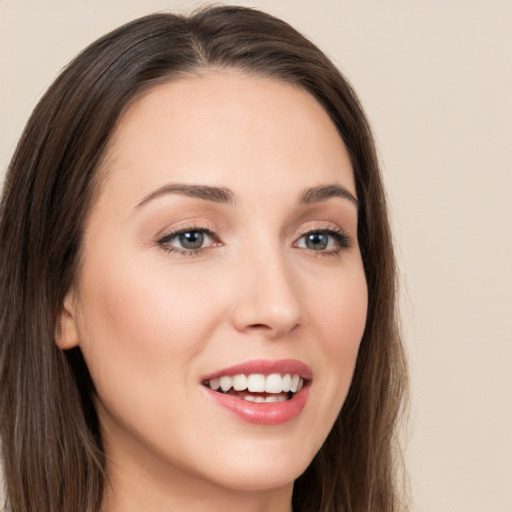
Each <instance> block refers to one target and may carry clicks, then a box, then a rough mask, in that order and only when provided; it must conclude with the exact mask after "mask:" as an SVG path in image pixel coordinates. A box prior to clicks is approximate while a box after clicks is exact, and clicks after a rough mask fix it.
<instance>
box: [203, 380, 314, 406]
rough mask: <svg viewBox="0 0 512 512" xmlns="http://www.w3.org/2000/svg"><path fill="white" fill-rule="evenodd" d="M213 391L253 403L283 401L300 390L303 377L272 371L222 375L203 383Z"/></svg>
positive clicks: (302, 384)
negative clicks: (268, 373)
mask: <svg viewBox="0 0 512 512" xmlns="http://www.w3.org/2000/svg"><path fill="white" fill-rule="evenodd" d="M203 384H204V385H205V386H207V387H209V388H210V389H212V390H213V391H218V392H221V393H224V394H229V395H231V396H235V397H237V398H240V399H242V400H247V401H248V402H255V403H264V402H265V403H272V402H284V401H286V400H289V399H290V398H292V396H293V395H294V394H295V393H297V392H298V391H300V390H301V389H302V388H303V386H304V379H303V378H301V377H300V376H299V375H298V374H289V373H285V374H279V373H272V374H270V375H263V374H261V373H252V374H249V375H244V374H240V375H233V376H230V375H223V376H221V377H219V378H213V379H210V380H208V381H206V382H204V383H203Z"/></svg>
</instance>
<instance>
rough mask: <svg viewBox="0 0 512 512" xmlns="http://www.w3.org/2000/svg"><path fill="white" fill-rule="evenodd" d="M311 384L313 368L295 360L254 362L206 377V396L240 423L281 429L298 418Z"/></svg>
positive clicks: (204, 382)
mask: <svg viewBox="0 0 512 512" xmlns="http://www.w3.org/2000/svg"><path fill="white" fill-rule="evenodd" d="M311 382H312V372H311V368H309V366H307V365H306V364H304V363H302V362H300V361H296V360H293V359H287V360H280V361H267V360H255V361H249V362H247V363H242V364H239V365H236V366H231V367H230V368H225V369H224V370H220V371H218V372H215V373H212V374H210V375H206V376H205V377H204V378H203V380H202V381H201V384H202V387H203V389H204V390H205V392H206V395H207V396H209V397H210V398H212V399H213V401H214V403H216V404H217V405H219V406H220V407H221V408H223V409H225V410H226V411H228V412H229V413H232V414H234V415H235V416H236V417H237V418H238V419H241V420H243V421H245V422H248V423H256V424H260V425H279V424H283V423H287V422H289V421H291V420H293V419H294V418H296V417H298V416H299V415H300V413H301V411H302V410H303V409H304V407H305V405H306V402H307V400H308V396H309V390H310V386H311Z"/></svg>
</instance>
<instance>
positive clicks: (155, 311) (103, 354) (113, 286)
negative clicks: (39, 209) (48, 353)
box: [79, 261, 222, 384]
mask: <svg viewBox="0 0 512 512" xmlns="http://www.w3.org/2000/svg"><path fill="white" fill-rule="evenodd" d="M151 268H152V267H151V265H143V264H140V265H136V266H131V265H128V264H125V263H123V262H120V261H116V262H115V263H114V264H113V263H112V262H108V261H105V262H97V265H94V266H92V265H91V266H90V267H89V269H85V272H84V274H85V275H87V276H88V279H87V280H86V281H84V282H83V283H82V286H81V300H80V304H81V315H80V318H81V320H82V321H81V322H80V326H79V327H80V328H79V331H80V338H81V348H82V351H83V353H84V357H85V358H86V361H87V363H88V366H89V368H90V371H91V374H93V380H94V381H95V383H97V384H100V383H101V381H104V380H107V379H108V380H109V381H113V380H114V376H115V377H116V378H117V379H118V380H119V381H120V382H122V381H123V380H130V379H132V380H133V379H135V378H137V376H139V377H141V378H147V377H148V375H150V376H151V378H152V379H153V380H159V379H162V380H163V379H164V378H165V379H166V382H167V383H168V381H169V378H170V377H169V375H171V376H172V375H173V373H174V372H173V368H175V367H178V366H180V365H182V364H183V363H186V362H187V361H188V360H191V359H193V358H194V356H195V355H196V354H197V353H200V352H201V351H202V350H203V348H204V344H205V343H206V342H207V333H208V332H211V330H212V329H213V328H214V325H215V324H216V322H218V321H219V319H220V318H221V317H222V315H221V312H220V306H219V303H218V301H216V300H215V297H214V291H213V290H212V286H209V285H208V284H211V283H207V282H206V281H205V280H204V279H201V276H196V277H197V279H194V280H193V281H192V282H191V280H190V277H189V276H188V279H187V278H186V276H183V277H180V274H179V273H176V272H173V273H172V275H171V273H170V272H169V273H168V275H166V273H165V272H162V270H161V269H160V271H159V272H156V271H155V272H153V271H152V270H151ZM201 283H204V284H201ZM198 296H200V297H201V298H202V300H201V301H198V300H197V298H198ZM185 367H186V366H185ZM94 374H95V375H94Z"/></svg>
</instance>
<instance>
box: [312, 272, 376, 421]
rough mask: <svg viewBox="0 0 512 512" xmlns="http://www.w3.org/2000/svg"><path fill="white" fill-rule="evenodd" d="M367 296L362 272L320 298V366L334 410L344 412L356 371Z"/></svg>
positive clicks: (347, 277)
mask: <svg viewBox="0 0 512 512" xmlns="http://www.w3.org/2000/svg"><path fill="white" fill-rule="evenodd" d="M367 308H368V292H367V286H366V280H365V276H364V272H363V270H362V268H361V269H360V270H359V269H358V270H357V271H355V272H352V273H350V274H345V276H344V277H343V278H342V279H340V280H337V281H334V282H332V283H330V284H328V285H327V286H326V287H325V289H324V293H322V294H320V295H319V296H318V297H317V300H316V303H315V305H314V309H315V311H316V312H317V315H316V319H315V327H316V330H317V332H319V333H320V340H321V343H322V350H320V351H319V352H318V357H319V358H320V359H321V360H320V361H319V365H320V367H321V368H323V369H324V372H323V375H322V380H323V384H324V385H325V389H326V393H327V395H328V396H329V397H330V398H329V399H330V400H331V403H332V407H333V409H334V410H335V413H336V415H337V411H339V409H340V408H341V406H342V404H343V401H344V399H345V396H346V394H347V393H348V389H349V387H350V383H351V381H352V375H353V371H354V368H355V363H356V359H357V354H358V350H359V345H360V342H361V338H362V336H363V333H364V329H365V325H366V314H367Z"/></svg>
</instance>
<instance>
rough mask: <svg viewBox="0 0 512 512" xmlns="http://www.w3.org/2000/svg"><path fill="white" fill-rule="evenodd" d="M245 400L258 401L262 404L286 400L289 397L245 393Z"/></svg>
mask: <svg viewBox="0 0 512 512" xmlns="http://www.w3.org/2000/svg"><path fill="white" fill-rule="evenodd" d="M244 400H247V401H248V402H256V403H259V404H262V403H273V402H286V400H287V398H286V396H284V395H279V396H267V397H265V398H263V397H262V396H252V395H245V396H244Z"/></svg>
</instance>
